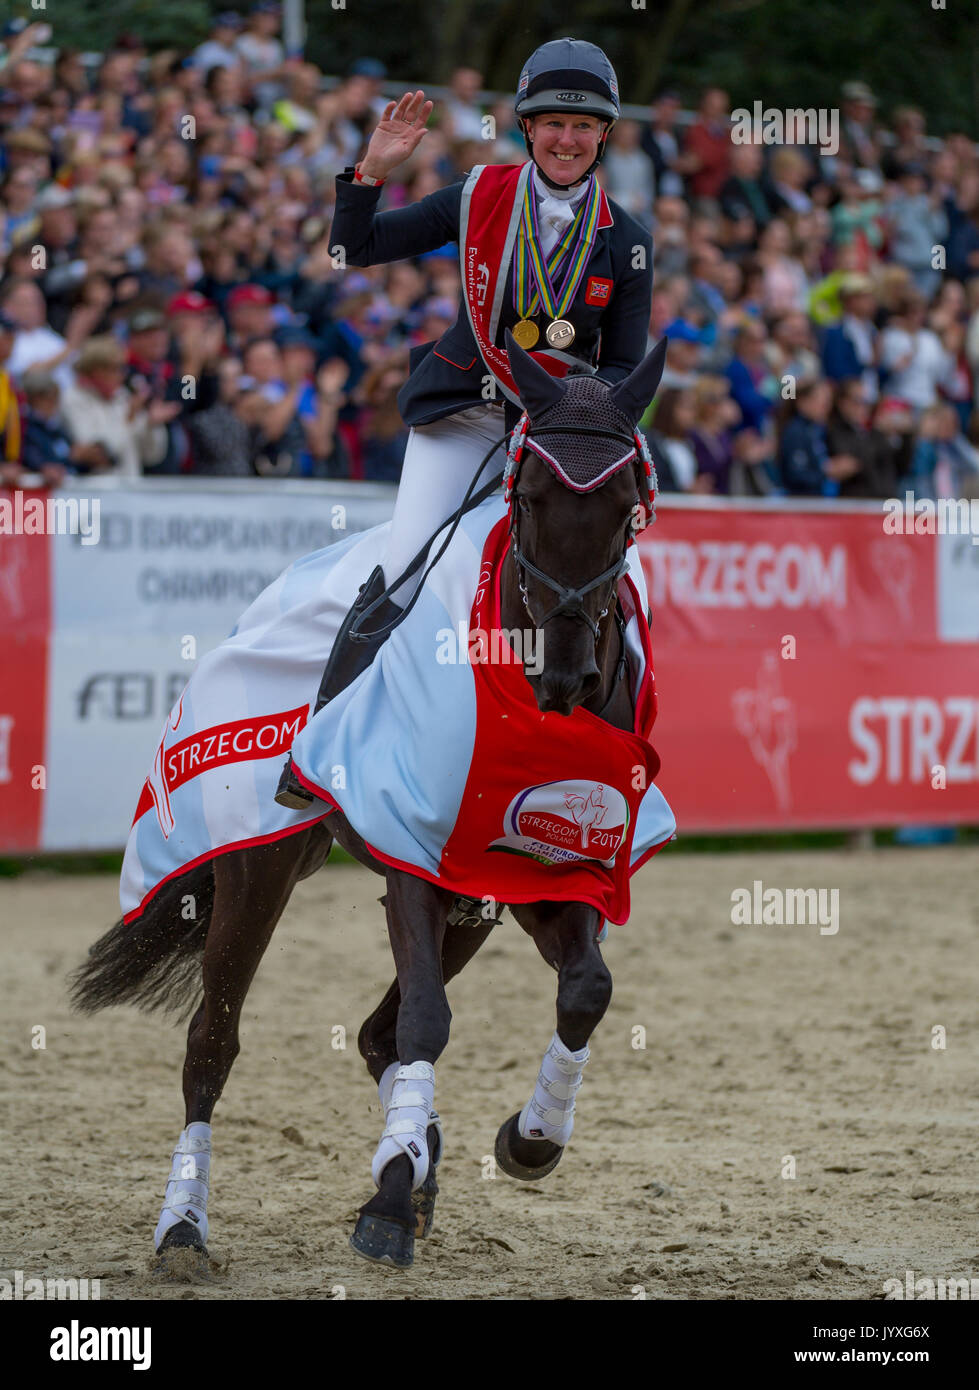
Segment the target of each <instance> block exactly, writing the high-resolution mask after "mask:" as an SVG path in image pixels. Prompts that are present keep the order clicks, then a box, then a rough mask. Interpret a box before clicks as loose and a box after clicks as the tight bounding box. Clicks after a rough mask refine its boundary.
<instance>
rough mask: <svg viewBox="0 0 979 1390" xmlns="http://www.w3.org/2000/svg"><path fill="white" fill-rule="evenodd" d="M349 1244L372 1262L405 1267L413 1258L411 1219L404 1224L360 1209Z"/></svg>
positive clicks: (413, 1239) (413, 1246) (413, 1235)
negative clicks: (408, 1224) (407, 1224)
mask: <svg viewBox="0 0 979 1390" xmlns="http://www.w3.org/2000/svg"><path fill="white" fill-rule="evenodd" d="M350 1244H351V1246H352V1247H353V1249H354V1250H356V1252H357V1254H358V1255H363V1257H364V1259H365V1260H373V1261H374V1263H375V1264H379V1265H392V1266H393V1267H394V1268H395V1269H408V1268H409V1266H410V1265H411V1264H412V1262H413V1261H414V1258H415V1232H414V1222H413V1223H412V1225H411V1226H406V1225H405V1224H404V1223H403V1222H401V1221H395V1220H392V1219H391V1218H390V1217H384V1216H373V1215H372V1214H371V1213H370V1212H361V1214H360V1216H359V1217H358V1219H357V1225H356V1227H355V1229H354V1233H353V1235H352V1236H351V1237H350Z"/></svg>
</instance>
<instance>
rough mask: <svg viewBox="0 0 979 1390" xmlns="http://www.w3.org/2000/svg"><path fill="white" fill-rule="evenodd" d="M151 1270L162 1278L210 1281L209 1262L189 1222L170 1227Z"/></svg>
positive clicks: (204, 1249)
mask: <svg viewBox="0 0 979 1390" xmlns="http://www.w3.org/2000/svg"><path fill="white" fill-rule="evenodd" d="M153 1270H154V1273H155V1274H157V1275H160V1276H163V1277H164V1278H167V1279H172V1280H177V1281H183V1282H188V1283H189V1282H192V1281H196V1280H198V1279H201V1278H204V1279H208V1278H210V1273H211V1260H210V1256H209V1255H208V1253H207V1246H206V1245H205V1244H204V1242H203V1240H202V1239H201V1233H200V1231H198V1230H197V1229H196V1228H195V1227H194V1226H192V1225H191V1224H190V1222H189V1221H179V1222H178V1223H177V1225H176V1226H171V1227H170V1229H169V1231H167V1233H166V1235H165V1236H164V1237H163V1239H162V1240H161V1241H160V1245H159V1248H158V1249H157V1252H156V1260H155V1261H154V1264H153Z"/></svg>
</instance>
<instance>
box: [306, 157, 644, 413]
mask: <svg viewBox="0 0 979 1390" xmlns="http://www.w3.org/2000/svg"><path fill="white" fill-rule="evenodd" d="M353 174H354V171H353V168H352V167H351V168H347V169H345V170H344V172H343V173H342V174H338V175H337V181H336V210H335V212H334V216H333V228H332V231H331V233H330V242H331V246H337V245H339V246H342V247H343V248H344V256H345V258H346V263H347V265H354V266H370V265H380V264H381V263H382V262H385V261H400V260H407V259H410V258H411V257H413V256H420V255H422V254H424V252H426V251H434V250H437V249H438V248H439V247H440V246H444V245H445V244H446V242H451V241H458V239H459V214H460V209H461V205H462V189H463V185H464V184H465V178H462V179H460V180H459V182H458V183H453V184H450V185H449V186H448V187H447V188H440V189H438V190H437V191H436V192H435V193H430V194H428V196H427V197H425V198H422V199H421V200H420V201H419V202H417V203H413V204H412V205H411V206H410V207H406V208H398V209H396V210H394V211H391V212H382V213H379V214H378V213H377V212H376V209H377V202H378V199H379V197H380V193H381V190H380V188H378V187H372V186H371V185H370V184H360V183H354V182H353ZM608 204H609V208H610V210H611V213H612V218H613V224H612V226H611V227H602V228H601V229H600V230H599V232H598V235H597V238H596V241H595V245H594V247H593V248H592V253H591V256H590V257H589V260H588V265H587V268H586V271H585V274H584V275H583V276H582V278H581V282H580V284H579V286H578V289H577V292H576V294H575V297H574V299H573V300H572V302H571V305H570V306H569V308H568V310H567V311H566V313H565V315H564V317H565V318H567V319H569V320H570V321H571V323H573V324H574V328H575V340H574V342H573V343H572V345H571V347H570V348H568V349H566V351H567V352H569V353H570V354H571V355H572V356H575V357H580V358H581V359H582V361H584V362H587V363H588V364H589V365H590V366H594V367H596V369H597V375H598V376H599V377H600V379H601V380H602V381H607V382H609V383H610V384H611V383H614V382H616V381H621V380H622V379H623V378H624V377H627V376H628V375H629V373H630V372H631V371H632V370H633V368H634V367H636V366H637V365H638V364H639V362H640V361H641V360H642V358H643V357H644V356H645V353H646V342H647V335H648V332H649V313H650V303H651V300H652V292H653V271H652V266H653V243H652V238H651V236H650V235H649V233H648V232H647V231H646V230H645V229H644V228H643V227H641V226H640V224H639V223H638V222H637V221H636V220H635V218H633V217H630V216H629V214H628V213H627V212H626V211H625V210H624V209H623V208H621V207H620V206H619V205H618V203H614V202H613V201H612V199H611V198H609V199H608ZM592 276H600V277H602V278H603V279H606V280H611V281H612V293H611V296H610V299H609V301H608V302H607V303H606V304H603V305H592V304H586V303H585V295H586V291H587V286H588V280H589V278H590V277H592ZM518 317H519V316H518V314H517V313H516V311H515V309H514V307H513V266H512V264H511V266H510V269H509V271H508V273H507V282H506V291H505V293H504V297H503V305H502V310H501V313H500V323H499V328H498V332H497V337H496V345H497V346H498V347H503V346H504V345H505V343H504V336H503V335H504V330H505V329H507V328H511V329H512V328H513V325H514V324H515V323H516V322H517V320H518ZM537 322H538V325H539V326H540V327H541V328H542V330H543V324H544V319H543V317H542V316H541V315H538V316H537ZM539 346H546V344H545V342H544V338H543V331H542V333H541V338H540V341H539ZM410 368H411V374H410V376H409V378H408V380H407V381H406V382H405V384H404V386H402V388H401V390H400V392H399V393H398V406H399V408H400V410H401V415H402V418H403V419H404V421H405V423H406V424H408V425H427V424H429V423H430V422H431V421H432V420H439V419H441V418H442V417H443V416H445V415H454V414H456V413H457V412H458V411H460V410H468V409H469V407H470V406H474V405H485V404H486V398H485V396H484V395H483V394H482V392H483V378H484V376H485V374H486V370H487V368H486V366H485V365H484V363H483V360H482V358H481V357H480V355H479V351H478V349H477V347H476V340H475V338H474V337H473V332H472V329H471V328H470V326H469V318H468V315H467V313H466V306H465V303H463V304H461V305H460V308H459V316H458V318H457V319H456V321H455V323H454V324H453V325H452V327H451V328H450V329H448V330H447V332H445V333H443V335H442V337H441V338H439V339H438V340H437V341H432V342H430V343H422V344H420V345H419V346H418V347H415V348H413V349H412V351H411V356H410ZM505 404H506V415H505V423H506V428H507V429H512V428H513V426H514V424H516V421H517V419H518V412H517V410H516V407H514V406H513V405H511V403H510V402H509V401H506V403H505Z"/></svg>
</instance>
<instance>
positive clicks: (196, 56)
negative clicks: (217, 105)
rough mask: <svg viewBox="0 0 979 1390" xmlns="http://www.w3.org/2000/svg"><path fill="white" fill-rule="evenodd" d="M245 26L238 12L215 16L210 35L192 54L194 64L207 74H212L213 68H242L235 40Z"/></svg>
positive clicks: (229, 11) (225, 11)
mask: <svg viewBox="0 0 979 1390" xmlns="http://www.w3.org/2000/svg"><path fill="white" fill-rule="evenodd" d="M244 24H245V22H244V20H243V19H242V17H241V15H240V14H239V13H238V12H237V10H222V11H221V13H220V14H217V15H215V16H214V24H213V25H212V27H211V32H210V34H208V36H207V38H206V39H205V40H204V42H203V43H201V44H198V46H197V47H196V48H195V49H194V51H193V53H192V54H191V58H192V61H193V62H194V64H195V65H196V66H197V67H199V68H202V69H203V70H204V72H205V73H208V72H210V70H211V69H212V68H238V67H241V65H242V57H241V54H240V52H239V51H238V50H237V49H236V48H235V40H236V39H237V37H238V35H239V34H240V33H241V31H242V29H243V28H244Z"/></svg>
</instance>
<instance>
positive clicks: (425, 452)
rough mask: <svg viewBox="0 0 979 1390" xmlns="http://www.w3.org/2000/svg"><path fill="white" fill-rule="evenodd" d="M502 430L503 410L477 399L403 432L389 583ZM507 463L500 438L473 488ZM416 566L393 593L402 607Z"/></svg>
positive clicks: (449, 508) (459, 495)
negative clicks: (404, 443) (405, 435)
mask: <svg viewBox="0 0 979 1390" xmlns="http://www.w3.org/2000/svg"><path fill="white" fill-rule="evenodd" d="M503 434H504V422H503V411H502V410H501V409H500V408H499V407H498V406H495V405H477V406H473V407H471V408H470V409H469V410H462V411H460V412H459V413H458V414H456V415H447V416H445V417H444V419H441V420H434V421H433V422H432V423H431V424H430V425H416V426H415V427H414V428H413V429H412V431H411V433H410V434H409V436H408V444H407V447H406V449H405V461H404V468H403V469H402V472H401V482H400V485H399V487H398V498H397V501H396V502H395V504H394V518H393V520H392V522H391V531H390V534H389V536H388V541H387V545H386V547H385V550H384V555H383V557H382V559H381V565H382V568H383V570H384V580H385V583H387V584H391V583H393V581H394V580H395V579H397V577H398V575H399V574H401V573H402V571H403V570H404V569H405V568H406V567H407V565H408V564H409V562H410V561H411V560H413V559H414V557H415V555H416V554H417V553H418V551H419V550H420V549H421V547H422V546H423V545H424V543H425V542H426V541H427V540H428V538H429V536H431V535H432V534H433V532H434V531H435V530H436V528H437V527H438V526H440V525H441V524H442V523H443V522H445V521H446V520H447V519H448V518H449V517H450V516H451V515H452V513H453V512H454V511H455V510H456V508H457V507H458V506H459V504H460V503H461V502H462V499H463V498H464V497H465V495H466V491H467V489H468V487H469V484H470V483H471V482H472V478H473V474H474V473H475V472H476V468H477V466H478V464H479V461H480V459H482V458H483V456H484V455H485V454H486V453H487V451H488V450H489V447H490V445H491V444H493V443H495V442H496V440H498V439H502V437H503ZM505 463H506V448H505V445H503V444H501V445H500V447H499V449H497V450H496V452H495V453H493V454H492V455H490V457H489V459H488V460H487V461H486V464H485V466H484V467H483V469H482V471H481V473H480V477H479V481H478V482H477V483H476V485H475V487H474V488H473V492H476V491H477V490H478V489H479V488H481V487H482V486H483V484H484V483H487V482H489V480H490V478H491V477H492V476H493V474H494V473H499V472H500V471H501V470H502V468H503V465H504V464H505ZM420 575H421V570H419V571H417V572H416V574H415V576H414V577H413V578H412V579H410V580H408V581H406V582H405V583H404V584H402V585H401V587H400V588H399V589H397V590H396V591H395V593H394V594H393V595H392V597H393V599H394V601H395V602H396V603H400V604H401V605H402V607H403V606H404V604H406V603H407V601H408V599H409V598H410V597H411V595H412V594H413V593H414V591H415V588H416V586H417V583H418V579H419V578H420Z"/></svg>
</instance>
